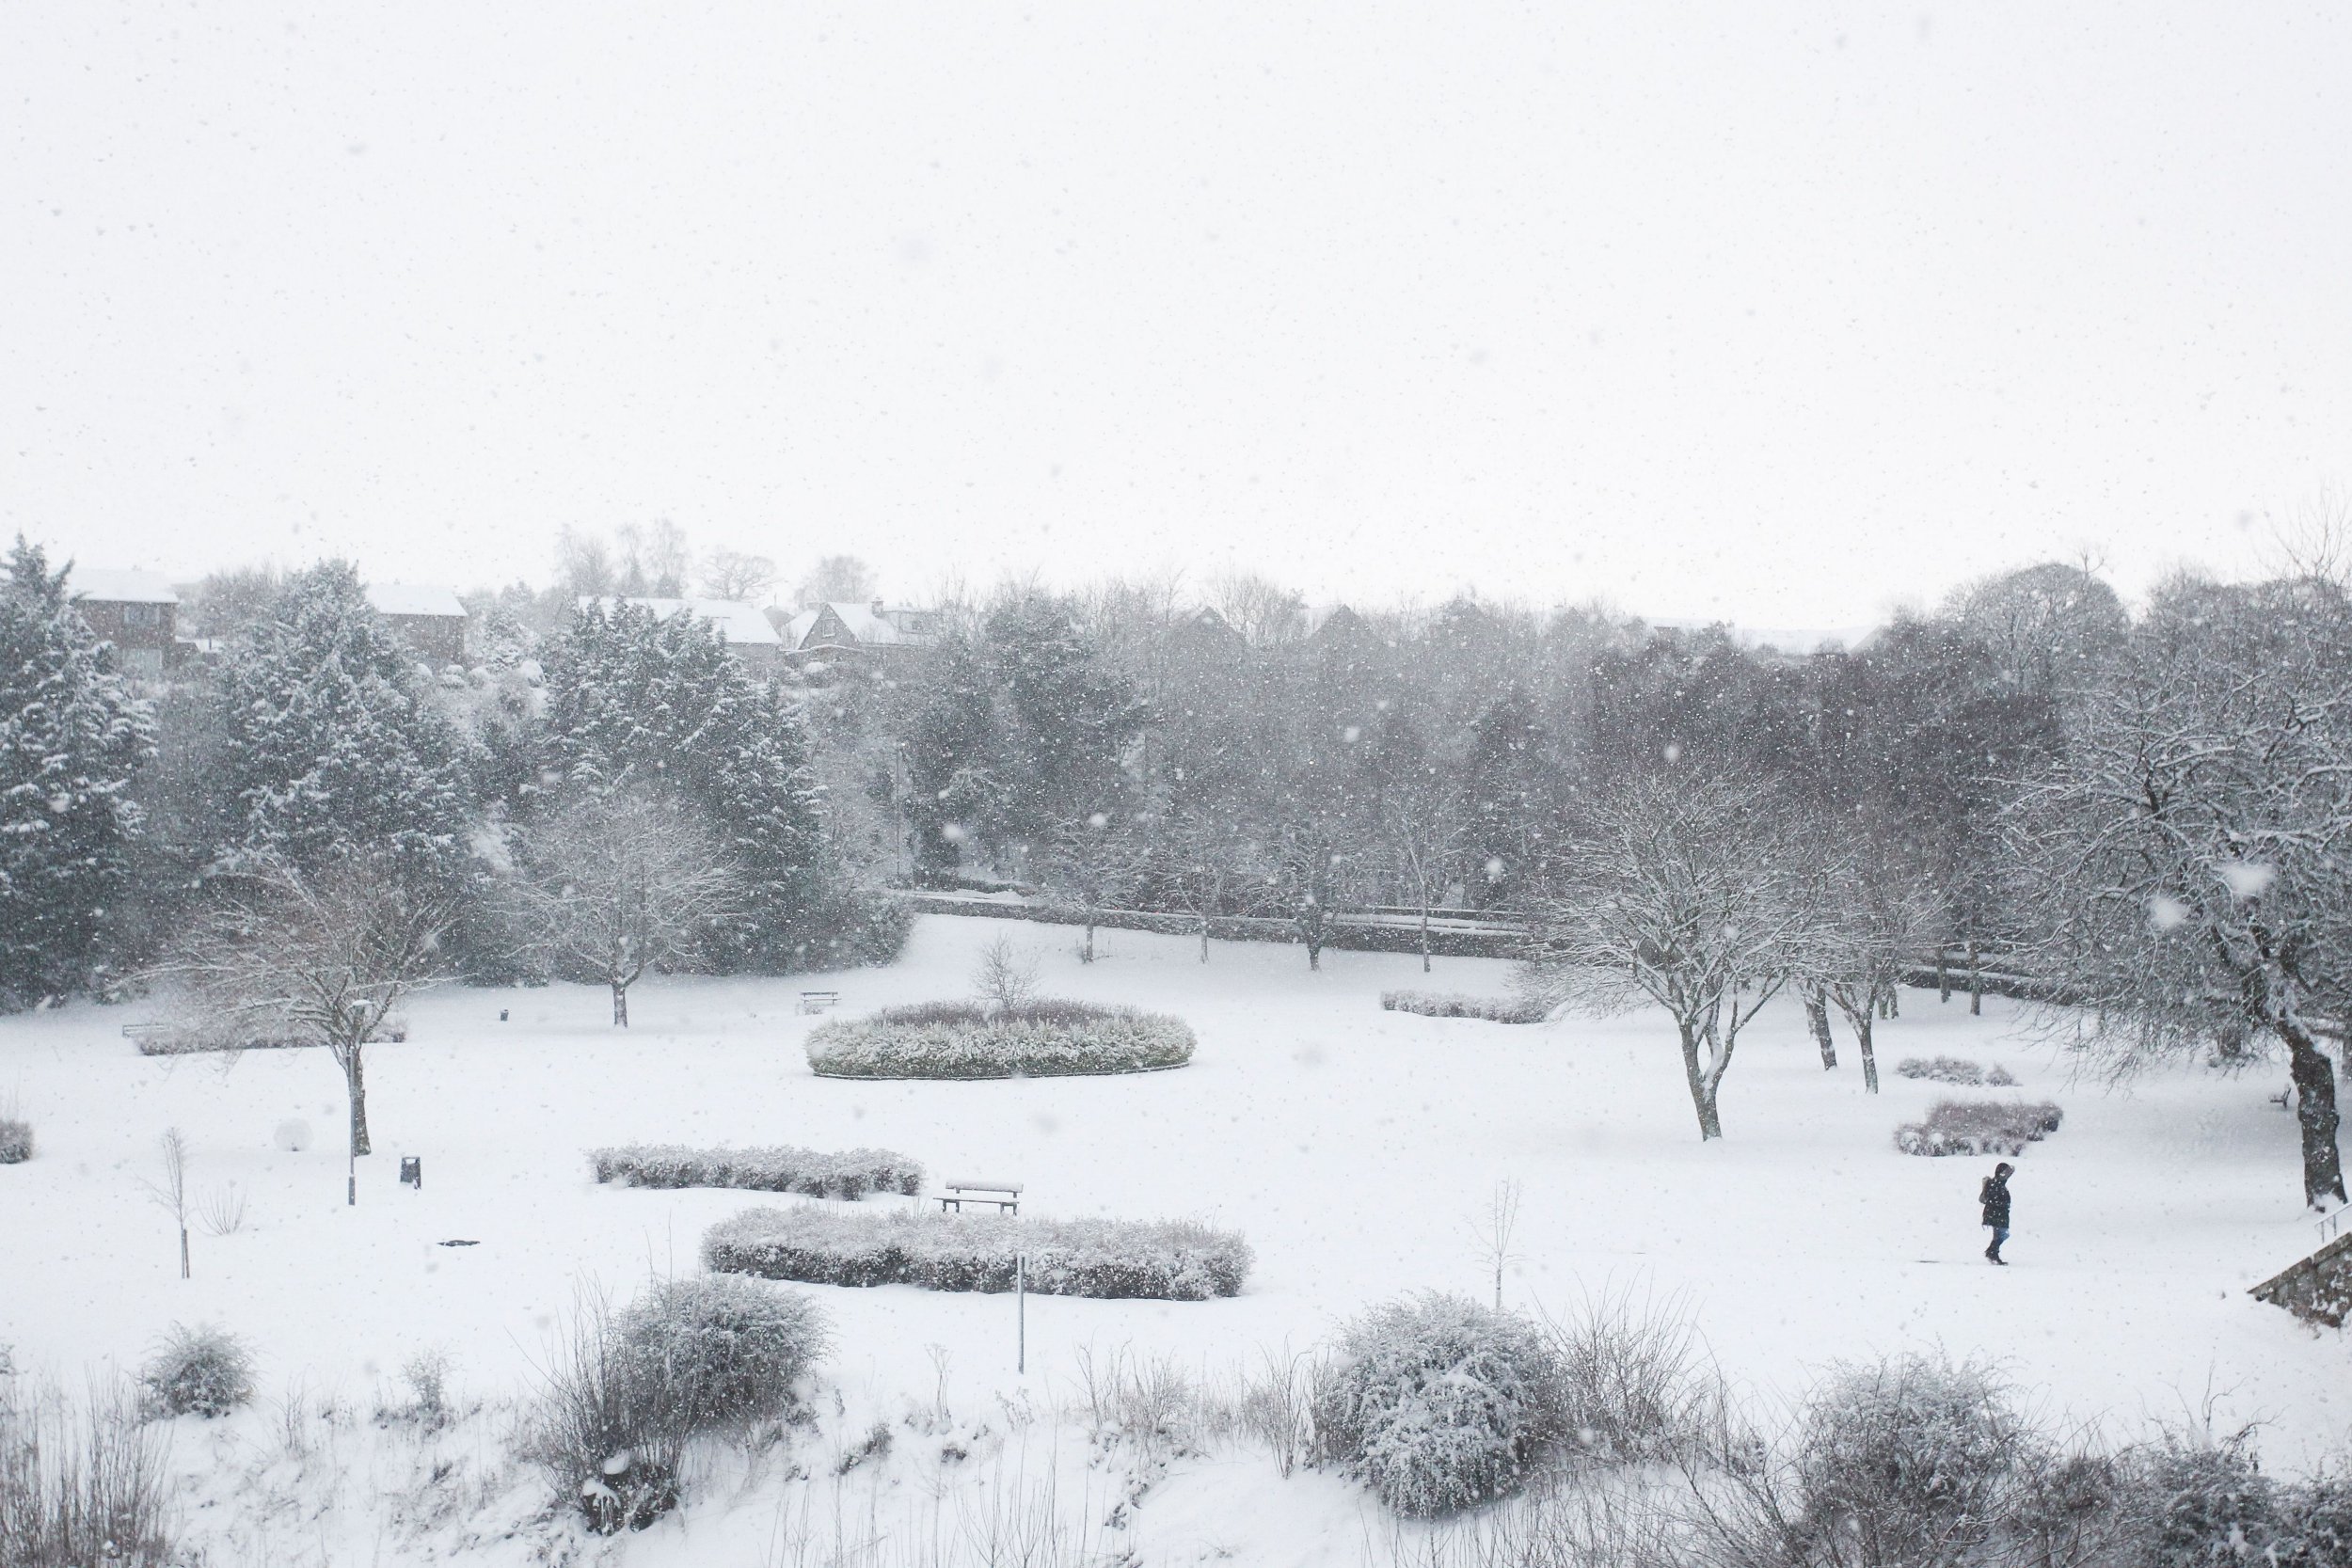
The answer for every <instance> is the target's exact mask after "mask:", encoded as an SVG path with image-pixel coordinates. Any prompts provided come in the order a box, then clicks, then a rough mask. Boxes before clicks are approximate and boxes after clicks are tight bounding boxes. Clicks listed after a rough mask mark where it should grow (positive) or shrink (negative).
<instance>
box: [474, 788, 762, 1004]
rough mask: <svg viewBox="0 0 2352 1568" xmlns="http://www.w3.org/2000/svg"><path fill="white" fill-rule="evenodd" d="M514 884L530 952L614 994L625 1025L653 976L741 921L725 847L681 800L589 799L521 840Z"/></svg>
mask: <svg viewBox="0 0 2352 1568" xmlns="http://www.w3.org/2000/svg"><path fill="white" fill-rule="evenodd" d="M521 860H522V866H523V874H522V875H521V876H519V877H517V878H516V879H515V881H514V882H513V883H512V884H511V886H510V895H511V896H512V898H513V900H514V903H515V908H516V916H517V928H518V930H519V932H520V934H521V936H522V938H523V941H524V942H525V944H526V946H527V947H528V948H529V950H530V951H532V953H534V954H535V955H536V956H538V957H539V958H541V959H542V960H543V961H545V962H547V963H548V965H549V966H550V967H552V968H553V969H555V970H556V971H557V972H558V973H560V974H577V975H580V976H585V977H589V978H593V979H594V980H595V981H596V983H597V984H599V985H602V986H604V987H606V988H607V989H609V990H611V991H612V1022H614V1023H615V1024H618V1025H620V1026H621V1027H623V1028H626V1027H628V988H629V987H631V986H633V985H635V984H636V983H637V981H638V980H639V979H640V978H642V977H643V976H644V974H645V972H646V971H647V970H660V969H666V968H670V967H672V966H680V965H684V964H686V963H689V962H691V960H692V959H693V958H694V957H695V955H696V954H697V953H698V952H699V951H700V949H701V946H702V942H703V940H704V938H705V937H706V936H707V934H708V932H709V931H710V929H711V928H712V927H715V926H717V925H719V924H721V923H723V921H725V920H727V919H729V918H730V917H731V916H733V915H734V914H735V913H736V906H737V902H738V898H739V885H738V882H737V879H736V877H735V874H734V872H733V871H732V870H731V869H729V867H728V866H727V865H726V863H725V862H724V860H723V857H722V856H721V854H720V852H719V848H718V847H717V845H716V844H714V843H713V842H712V840H711V838H710V835H709V834H708V833H707V832H704V831H703V829H702V827H701V826H700V824H698V823H697V822H695V821H694V820H693V818H692V817H691V816H689V815H688V814H687V813H686V812H685V810H684V809H683V808H681V807H679V806H678V805H676V804H675V802H671V801H667V800H651V799H646V798H644V797H639V796H628V795H623V796H603V795H598V796H590V797H587V798H585V799H583V800H577V801H575V802H574V803H573V804H571V805H570V806H568V807H566V808H564V810H562V811H560V812H558V813H556V814H555V815H553V816H549V817H548V818H547V819H546V820H544V821H542V822H540V823H539V824H537V825H536V826H534V827H532V829H530V830H529V831H528V832H525V833H524V835H523V843H522V856H521Z"/></svg>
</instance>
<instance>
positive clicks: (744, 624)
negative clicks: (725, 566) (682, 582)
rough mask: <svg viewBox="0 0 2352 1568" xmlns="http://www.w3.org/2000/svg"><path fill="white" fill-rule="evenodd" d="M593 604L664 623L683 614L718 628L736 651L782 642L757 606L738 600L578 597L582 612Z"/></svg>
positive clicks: (590, 595)
mask: <svg viewBox="0 0 2352 1568" xmlns="http://www.w3.org/2000/svg"><path fill="white" fill-rule="evenodd" d="M592 604H632V605H636V606H637V607H638V608H640V609H642V610H652V611H653V612H654V614H656V615H657V616H659V617H660V618H661V619H662V620H665V621H666V620H668V619H669V618H670V617H671V616H673V615H675V614H677V613H679V612H680V611H684V612H685V613H687V614H689V615H692V616H694V617H696V618H698V619H700V620H704V621H707V622H709V623H710V624H711V625H712V626H717V627H718V628H719V630H720V632H721V634H722V635H723V636H724V637H725V638H726V640H727V641H728V642H730V643H732V644H733V645H735V646H736V647H739V648H753V647H760V648H772V647H775V646H776V645H777V644H778V642H779V641H782V640H781V639H779V638H778V637H777V636H776V628H775V627H773V626H770V625H769V624H768V617H767V616H766V615H765V614H763V613H761V611H760V610H759V607H758V606H756V605H748V604H745V603H743V602H742V601H741V600H739V599H649V598H644V597H640V596H636V595H628V596H623V597H620V598H599V597H598V596H597V595H596V594H581V595H580V608H581V609H582V610H585V609H587V608H588V607H589V606H590V605H592Z"/></svg>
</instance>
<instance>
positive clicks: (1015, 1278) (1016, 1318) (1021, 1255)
mask: <svg viewBox="0 0 2352 1568" xmlns="http://www.w3.org/2000/svg"><path fill="white" fill-rule="evenodd" d="M1012 1302H1013V1322H1014V1323H1015V1324H1016V1325H1017V1326H1016V1328H1015V1333H1016V1334H1018V1335H1019V1338H1018V1339H1017V1341H1016V1344H1017V1345H1018V1347H1019V1348H1018V1349H1017V1351H1016V1352H1015V1354H1014V1357H1013V1364H1012V1370H1014V1371H1015V1372H1018V1373H1021V1374H1023V1375H1026V1374H1027V1372H1028V1370H1029V1255H1028V1254H1027V1253H1025V1252H1016V1253H1014V1254H1013V1255H1012Z"/></svg>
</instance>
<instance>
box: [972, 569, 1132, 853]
mask: <svg viewBox="0 0 2352 1568" xmlns="http://www.w3.org/2000/svg"><path fill="white" fill-rule="evenodd" d="M988 644H989V649H990V654H991V662H992V663H993V666H994V674H995V684H996V691H997V697H998V700H997V703H996V713H997V735H996V748H997V763H996V768H995V773H996V777H997V780H998V787H997V789H996V791H995V794H994V799H993V800H992V801H991V802H990V805H991V809H990V812H989V817H988V823H987V827H988V831H989V833H990V835H991V837H992V838H993V840H994V841H995V842H996V843H997V844H999V845H1003V846H1010V847H1015V848H1017V849H1021V850H1026V849H1028V848H1030V847H1038V848H1042V847H1044V846H1045V845H1046V844H1047V843H1048V842H1049V841H1050V839H1051V837H1052V834H1053V832H1054V829H1055V826H1056V825H1057V824H1058V823H1060V822H1064V821H1067V820H1069V819H1070V818H1072V817H1074V816H1087V815H1089V814H1091V813H1095V812H1115V811H1117V810H1118V809H1119V806H1120V796H1121V794H1122V789H1121V779H1120V757H1121V756H1122V754H1123V753H1124V752H1126V749H1127V745H1128V743H1129V742H1130V741H1132V740H1133V739H1134V738H1135V736H1136V730H1137V728H1138V727H1139V726H1140V721H1141V716H1140V713H1139V712H1138V710H1137V708H1136V704H1135V700H1134V698H1133V696H1132V695H1131V694H1130V692H1129V690H1128V688H1127V683H1126V682H1125V681H1124V680H1123V679H1121V678H1120V676H1118V675H1117V674H1115V673H1112V672H1111V671H1109V670H1108V669H1106V668H1105V667H1104V664H1103V663H1102V661H1101V660H1099V659H1097V658H1096V657H1095V651H1094V648H1093V646H1092V645H1091V644H1090V643H1089V641H1088V640H1087V639H1086V638H1085V637H1083V636H1081V635H1080V633H1079V631H1078V629H1077V627H1076V626H1074V625H1073V624H1072V621H1071V618H1070V612H1069V610H1068V609H1067V608H1066V607H1065V606H1063V605H1062V604H1060V603H1058V602H1057V601H1056V600H1053V599H1049V598H1046V597H1044V596H1042V595H1038V594H1030V595H1025V596H1023V597H1020V598H1015V599H1012V600H1009V601H1008V602H1006V603H1004V604H1002V605H999V606H998V607H997V608H996V609H995V610H993V612H992V613H991V614H990V615H989V618H988Z"/></svg>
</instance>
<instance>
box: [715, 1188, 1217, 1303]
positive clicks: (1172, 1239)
mask: <svg viewBox="0 0 2352 1568" xmlns="http://www.w3.org/2000/svg"><path fill="white" fill-rule="evenodd" d="M1022 1254H1025V1255H1026V1256H1027V1258H1028V1288H1029V1289H1030V1290H1032V1291H1037V1292H1038V1293H1039V1294H1041V1295H1054V1296H1099V1297H1106V1298H1112V1299H1119V1300H1125V1299H1131V1298H1143V1299H1152V1300H1160V1301H1205V1300H1207V1299H1208V1298H1209V1297H1211V1296H1231V1295H1238V1294H1239V1293H1240V1292H1241V1286H1242V1280H1243V1279H1244V1278H1245V1277H1247V1276H1248V1273H1249V1265H1250V1263H1251V1261H1252V1259H1251V1255H1250V1251H1249V1243H1247V1242H1245V1241H1243V1240H1242V1239H1241V1238H1240V1237H1239V1236H1237V1235H1234V1234H1233V1233H1232V1232H1231V1231H1223V1230H1213V1229H1211V1228H1210V1227H1207V1226H1205V1225H1199V1224H1195V1223H1193V1222H1190V1221H1186V1220H1161V1221H1135V1220H1100V1219H1088V1220H1022V1219H1014V1218H1009V1217H1006V1216H1001V1215H982V1214H946V1213H941V1214H930V1213H921V1214H917V1213H908V1212H905V1211H903V1210H901V1211H896V1212H877V1211H874V1210H870V1209H824V1208H818V1207H817V1206H816V1205H813V1204H803V1205H800V1206H797V1207H794V1208H790V1209H754V1210H751V1211H749V1212H745V1213H741V1214H738V1215H737V1216H736V1217H735V1218H733V1219H730V1220H723V1221H722V1222H721V1223H719V1224H718V1225H715V1226H713V1227H711V1228H710V1230H709V1231H708V1233H707V1234H706V1235H705V1236H704V1238H703V1262H704V1263H705V1265H707V1267H709V1268H710V1269H712V1270H714V1271H723V1272H726V1273H733V1274H754V1275H761V1276H763V1277H765V1278H769V1279H796V1280H803V1281H805V1282H807V1283H810V1284H818V1285H917V1286H920V1287H922V1288H923V1289H925V1290H927V1291H1009V1290H1011V1289H1012V1288H1013V1274H1014V1259H1015V1258H1016V1256H1018V1255H1022Z"/></svg>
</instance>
